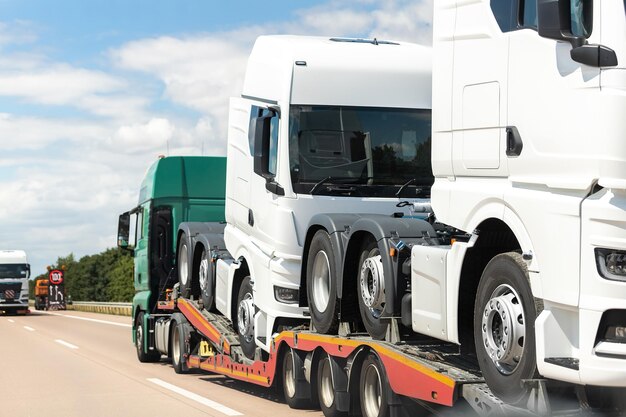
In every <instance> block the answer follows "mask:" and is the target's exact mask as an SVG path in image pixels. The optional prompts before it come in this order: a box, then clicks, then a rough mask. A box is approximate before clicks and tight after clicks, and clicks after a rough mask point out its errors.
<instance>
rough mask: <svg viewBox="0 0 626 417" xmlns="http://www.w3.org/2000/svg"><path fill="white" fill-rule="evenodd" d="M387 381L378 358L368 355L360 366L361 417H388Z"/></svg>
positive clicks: (371, 354)
mask: <svg viewBox="0 0 626 417" xmlns="http://www.w3.org/2000/svg"><path fill="white" fill-rule="evenodd" d="M389 389H390V388H389V381H388V379H387V374H386V373H385V368H383V366H382V365H381V363H380V361H379V360H378V357H376V355H374V354H373V353H370V354H369V355H368V356H367V357H366V358H365V360H364V361H363V365H362V366H361V378H360V381H359V395H360V397H361V402H360V404H361V412H362V413H363V417H388V416H389V404H388V401H387V391H388V390H389Z"/></svg>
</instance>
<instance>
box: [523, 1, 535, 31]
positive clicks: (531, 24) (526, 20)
mask: <svg viewBox="0 0 626 417" xmlns="http://www.w3.org/2000/svg"><path fill="white" fill-rule="evenodd" d="M521 5H522V18H521V19H520V23H521V25H522V26H523V27H527V28H537V0H522V3H521Z"/></svg>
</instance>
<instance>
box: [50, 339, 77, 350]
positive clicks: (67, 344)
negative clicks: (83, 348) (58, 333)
mask: <svg viewBox="0 0 626 417" xmlns="http://www.w3.org/2000/svg"><path fill="white" fill-rule="evenodd" d="M55 342H57V343H58V344H60V345H63V346H65V347H68V348H70V349H78V346H76V345H73V344H71V343H67V342H66V341H65V340H61V339H57V340H55Z"/></svg>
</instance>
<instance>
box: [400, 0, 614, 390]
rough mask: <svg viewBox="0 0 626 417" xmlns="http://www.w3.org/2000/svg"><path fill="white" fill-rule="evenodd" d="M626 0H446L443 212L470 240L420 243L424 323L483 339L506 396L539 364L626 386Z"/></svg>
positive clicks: (417, 283)
mask: <svg viewBox="0 0 626 417" xmlns="http://www.w3.org/2000/svg"><path fill="white" fill-rule="evenodd" d="M625 8H626V2H624V0H602V1H600V0H595V1H592V0H558V1H557V0H538V1H521V0H491V1H490V0H474V1H455V0H437V1H436V2H435V19H434V57H433V61H434V66H433V94H434V95H433V161H432V164H433V173H434V175H435V183H434V186H433V188H432V206H433V209H434V212H435V215H436V217H437V220H438V221H440V222H442V223H445V224H447V225H451V226H453V227H456V228H458V229H461V230H464V231H467V232H468V233H470V234H471V235H472V236H471V238H470V239H469V241H468V242H459V243H456V244H454V245H452V247H449V248H437V249H434V248H428V247H414V248H413V262H412V265H413V269H414V274H413V289H414V291H416V293H417V294H418V299H417V300H416V297H414V298H413V302H414V303H418V304H414V306H413V309H414V311H415V312H416V314H415V317H414V322H413V328H414V330H415V331H417V332H422V333H427V334H430V335H432V336H434V337H439V338H441V339H444V340H449V341H453V342H456V343H461V345H464V344H466V345H467V344H470V345H471V344H475V347H476V354H477V356H478V360H479V362H480V366H481V369H482V371H483V374H484V375H485V379H486V380H487V382H488V383H489V385H490V386H491V388H492V389H493V390H494V392H495V393H496V394H497V395H499V396H500V397H501V398H503V399H505V400H508V401H511V402H516V401H519V400H521V399H523V397H524V391H523V390H520V388H519V386H520V383H521V380H524V379H531V378H533V377H535V376H536V375H538V374H540V375H542V376H543V377H546V378H551V379H556V380H560V381H567V382H571V383H575V384H581V385H597V386H610V387H625V386H626V141H625V140H624V134H625V132H626V117H625V116H626V12H625ZM435 251H439V252H437V253H436V255H437V256H438V259H442V260H443V263H444V264H445V267H441V268H435V267H433V266H432V265H430V264H429V263H427V262H424V259H425V257H426V256H427V255H432V254H435ZM514 276H515V277H516V278H511V277H514ZM507 277H508V278H507ZM433 282H436V285H433ZM420 288H421V289H425V292H424V291H422V292H420ZM428 299H437V300H441V303H439V304H438V305H436V306H434V307H433V308H431V309H430V310H429V309H423V308H421V309H420V307H419V300H428ZM441 306H444V307H443V308H442V307H441Z"/></svg>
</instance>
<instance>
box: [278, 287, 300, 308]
mask: <svg viewBox="0 0 626 417" xmlns="http://www.w3.org/2000/svg"><path fill="white" fill-rule="evenodd" d="M274 298H275V299H276V301H278V302H280V303H285V304H298V303H299V302H300V291H298V290H297V289H292V288H285V287H277V286H274Z"/></svg>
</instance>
